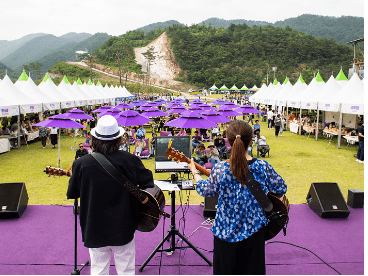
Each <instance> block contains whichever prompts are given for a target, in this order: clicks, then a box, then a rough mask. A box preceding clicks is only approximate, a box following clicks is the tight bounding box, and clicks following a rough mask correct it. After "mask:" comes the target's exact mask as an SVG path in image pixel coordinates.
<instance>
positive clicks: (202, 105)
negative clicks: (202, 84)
mask: <svg viewBox="0 0 368 276" xmlns="http://www.w3.org/2000/svg"><path fill="white" fill-rule="evenodd" d="M198 107H199V108H201V109H203V110H215V108H213V107H212V106H210V105H208V104H201V105H199V106H198Z"/></svg>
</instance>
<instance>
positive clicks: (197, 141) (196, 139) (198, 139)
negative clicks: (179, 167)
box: [192, 130, 202, 148]
mask: <svg viewBox="0 0 368 276" xmlns="http://www.w3.org/2000/svg"><path fill="white" fill-rule="evenodd" d="M200 143H202V137H201V136H199V135H198V131H197V130H196V131H194V136H193V137H192V146H193V148H196V147H197V146H198V145H199V144H200Z"/></svg>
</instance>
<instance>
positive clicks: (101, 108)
mask: <svg viewBox="0 0 368 276" xmlns="http://www.w3.org/2000/svg"><path fill="white" fill-rule="evenodd" d="M110 108H111V106H109V105H104V106H101V107H100V108H97V109H95V110H93V111H92V112H94V113H95V112H103V111H106V110H108V109H110Z"/></svg>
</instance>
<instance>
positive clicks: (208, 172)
mask: <svg viewBox="0 0 368 276" xmlns="http://www.w3.org/2000/svg"><path fill="white" fill-rule="evenodd" d="M185 161H186V162H187V163H188V164H189V163H190V162H194V161H193V160H190V159H189V158H188V157H186V160H185ZM194 165H195V167H196V169H197V170H199V171H200V172H201V173H203V174H204V175H206V176H210V174H211V171H209V170H207V169H205V168H203V167H202V166H201V165H199V164H198V163H196V162H194Z"/></svg>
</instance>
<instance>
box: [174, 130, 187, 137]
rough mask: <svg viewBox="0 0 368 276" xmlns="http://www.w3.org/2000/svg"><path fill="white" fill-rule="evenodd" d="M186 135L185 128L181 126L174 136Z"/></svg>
mask: <svg viewBox="0 0 368 276" xmlns="http://www.w3.org/2000/svg"><path fill="white" fill-rule="evenodd" d="M186 135H187V132H186V131H185V129H184V128H181V129H180V131H179V132H178V134H177V135H176V136H186Z"/></svg>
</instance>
